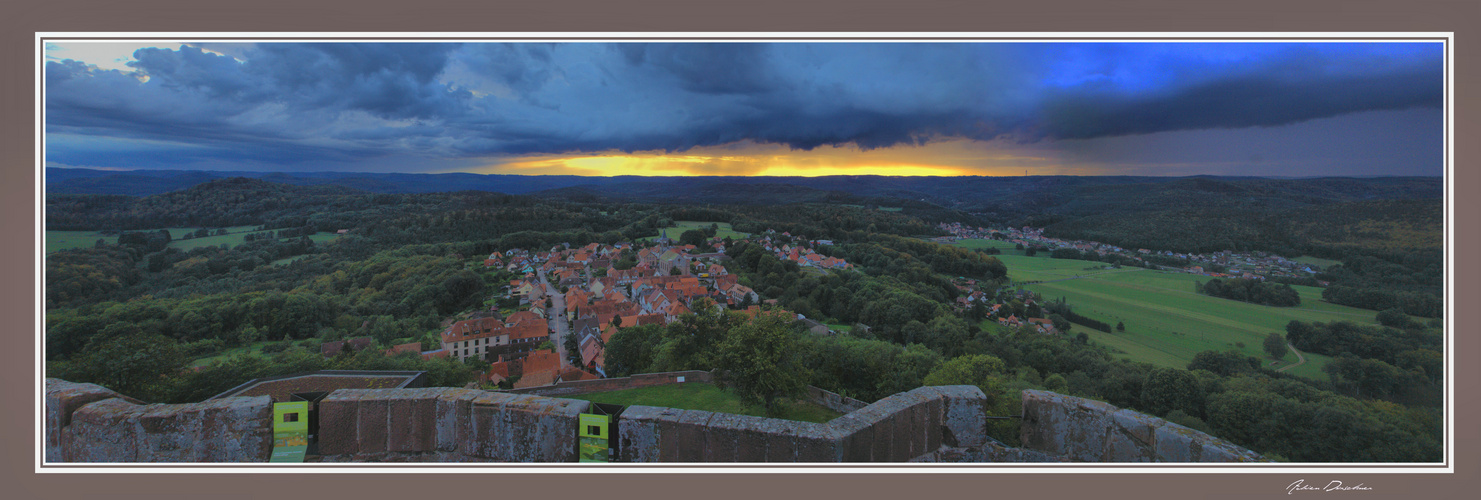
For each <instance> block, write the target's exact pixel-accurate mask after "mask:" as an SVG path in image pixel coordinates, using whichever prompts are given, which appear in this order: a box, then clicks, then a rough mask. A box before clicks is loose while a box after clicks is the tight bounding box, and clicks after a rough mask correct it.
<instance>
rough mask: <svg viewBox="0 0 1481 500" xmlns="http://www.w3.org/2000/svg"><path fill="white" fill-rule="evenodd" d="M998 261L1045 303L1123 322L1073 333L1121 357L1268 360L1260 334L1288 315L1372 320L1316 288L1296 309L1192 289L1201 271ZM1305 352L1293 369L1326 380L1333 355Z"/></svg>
mask: <svg viewBox="0 0 1481 500" xmlns="http://www.w3.org/2000/svg"><path fill="white" fill-rule="evenodd" d="M999 258H1000V259H1002V260H1003V263H1004V264H1006V265H1007V266H1008V276H1009V277H1010V278H1012V279H1013V280H1014V281H1015V282H1022V281H1044V283H1035V284H1030V285H1027V286H1026V288H1028V289H1029V290H1033V291H1035V292H1038V293H1039V294H1040V295H1042V296H1043V297H1044V298H1045V299H1046V300H1053V299H1058V298H1060V297H1064V298H1065V300H1066V301H1068V302H1069V303H1070V304H1071V305H1072V306H1074V308H1075V312H1077V313H1079V314H1081V315H1084V316H1088V317H1091V318H1094V319H1098V320H1100V321H1104V322H1106V323H1108V324H1111V325H1115V324H1116V323H1118V322H1121V323H1124V324H1125V325H1126V331H1125V332H1116V333H1104V332H1099V331H1095V330H1092V329H1090V328H1088V327H1085V326H1077V327H1076V328H1075V329H1074V330H1072V331H1076V332H1085V333H1087V334H1088V335H1089V336H1090V339H1091V341H1093V342H1096V343H1099V344H1101V345H1105V346H1107V347H1110V348H1112V349H1113V350H1115V351H1120V353H1121V354H1119V355H1120V356H1123V357H1126V358H1130V359H1133V360H1136V361H1144V362H1148V363H1152V364H1155V365H1160V366H1169V367H1186V366H1187V364H1188V363H1189V362H1190V361H1192V359H1193V356H1194V355H1195V354H1197V353H1199V352H1201V351H1207V350H1218V351H1225V350H1229V349H1234V350H1237V351H1239V352H1242V353H1244V354H1247V355H1250V356H1255V357H1258V358H1260V359H1262V360H1266V362H1269V361H1270V360H1269V358H1268V356H1266V355H1265V353H1264V350H1263V341H1264V339H1265V336H1266V335H1267V334H1269V333H1270V332H1279V333H1282V334H1284V332H1285V326H1286V323H1289V322H1290V321H1292V320H1300V321H1305V322H1330V321H1338V320H1348V321H1353V322H1356V323H1363V324H1373V323H1375V321H1374V314H1375V313H1374V312H1372V311H1367V310H1363V309H1355V308H1351V307H1346V306H1339V305H1336V304H1330V303H1326V302H1322V301H1321V289H1320V288H1316V287H1305V286H1296V287H1292V288H1294V289H1295V290H1296V291H1297V293H1299V294H1300V295H1301V305H1300V306H1297V307H1270V306H1262V305H1256V304H1249V303H1244V302H1237V301H1232V300H1226V299H1220V298H1214V297H1208V296H1203V295H1198V294H1197V293H1194V291H1193V284H1194V282H1195V281H1207V280H1209V279H1210V278H1208V277H1206V276H1194V275H1189V274H1181V273H1168V272H1160V271H1152V270H1147V269H1140V268H1122V269H1114V270H1112V269H1090V270H1087V269H1086V268H1093V267H1098V264H1096V263H1094V262H1087V261H1078V260H1059V259H1050V258H1046V257H1023V256H1015V255H1002V256H999ZM1076 276H1079V278H1076ZM1055 280H1064V281H1055ZM1241 344H1242V346H1241ZM1303 354H1305V353H1303ZM1305 356H1306V358H1307V362H1306V363H1305V364H1303V365H1301V366H1299V367H1296V368H1293V369H1292V370H1291V373H1293V374H1296V375H1300V376H1305V377H1310V378H1324V377H1325V376H1326V375H1325V374H1324V373H1322V371H1321V367H1322V366H1324V365H1326V364H1327V363H1328V362H1330V361H1331V358H1329V357H1326V356H1320V355H1314V354H1305ZM1295 362H1296V356H1295V355H1293V354H1288V355H1287V356H1286V358H1285V360H1283V361H1281V362H1278V363H1276V364H1273V365H1269V366H1270V367H1271V368H1279V367H1282V366H1286V365H1290V364H1294V363H1295Z"/></svg>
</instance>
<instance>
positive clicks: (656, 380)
mask: <svg viewBox="0 0 1481 500" xmlns="http://www.w3.org/2000/svg"><path fill="white" fill-rule="evenodd" d="M679 377H684V382H683V383H688V382H712V381H714V376H713V375H711V374H710V372H704V371H698V370H690V371H681V372H663V373H642V374H638V375H633V376H631V377H618V378H603V379H596V380H575V381H569V382H556V384H555V385H547V386H541V387H527V388H524V389H514V390H510V391H505V392H510V393H514V394H535V395H540V396H572V395H576V394H587V393H591V392H607V391H617V390H622V389H636V388H638V387H650V386H655V385H668V384H678V383H681V382H679Z"/></svg>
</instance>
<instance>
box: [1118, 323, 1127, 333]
mask: <svg viewBox="0 0 1481 500" xmlns="http://www.w3.org/2000/svg"><path fill="white" fill-rule="evenodd" d="M1116 331H1118V332H1124V331H1126V323H1122V322H1120V321H1117V322H1116Z"/></svg>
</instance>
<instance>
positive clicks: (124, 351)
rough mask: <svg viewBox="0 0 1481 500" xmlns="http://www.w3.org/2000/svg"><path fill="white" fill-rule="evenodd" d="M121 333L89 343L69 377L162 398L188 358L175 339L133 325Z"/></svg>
mask: <svg viewBox="0 0 1481 500" xmlns="http://www.w3.org/2000/svg"><path fill="white" fill-rule="evenodd" d="M128 330H130V331H128V332H126V333H122V334H121V335H117V336H111V337H108V338H103V337H104V336H106V335H107V334H106V333H105V334H102V335H100V336H99V337H97V338H94V341H93V342H89V343H88V346H87V347H86V348H84V349H83V351H82V352H83V354H82V355H80V356H76V357H74V358H73V360H72V362H71V363H70V367H71V368H72V370H69V372H70V373H66V374H65V376H66V377H67V378H69V379H70V380H72V381H74V382H95V383H97V384H100V385H102V386H104V387H107V388H109V389H113V390H114V391H118V393H119V394H123V395H125V396H133V397H136V398H140V399H144V400H154V401H158V400H159V399H161V398H162V397H163V395H164V394H163V391H162V390H161V389H162V386H163V385H164V384H165V382H166V381H167V379H168V378H170V377H174V376H175V375H176V374H177V373H178V372H179V371H180V369H181V368H184V367H185V362H186V360H185V357H184V356H183V355H182V354H181V352H180V348H179V345H178V344H176V343H175V341H174V340H172V339H170V338H168V337H165V336H163V335H160V334H157V333H145V332H143V331H140V330H139V329H138V328H134V327H130V328H128Z"/></svg>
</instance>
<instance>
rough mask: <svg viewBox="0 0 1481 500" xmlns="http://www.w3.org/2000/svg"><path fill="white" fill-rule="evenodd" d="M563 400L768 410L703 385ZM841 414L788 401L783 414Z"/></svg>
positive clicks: (824, 417) (815, 417) (814, 417)
mask: <svg viewBox="0 0 1481 500" xmlns="http://www.w3.org/2000/svg"><path fill="white" fill-rule="evenodd" d="M561 397H563V398H570V399H581V400H586V401H591V402H594V403H608V404H617V405H629V406H630V405H643V406H659V407H665V408H678V409H681V410H704V411H713V412H719V413H733V414H738V415H751V416H756V417H764V416H766V412H765V410H763V409H762V408H761V407H760V406H754V405H747V404H745V403H742V402H741V400H740V398H738V397H736V396H735V395H734V394H731V393H729V392H726V391H724V390H722V389H720V388H719V387H715V386H714V385H713V384H706V383H700V382H687V383H683V384H669V385H657V386H652V387H640V388H637V389H623V390H620V391H610V392H594V393H590V394H580V395H575V396H561ZM841 415H843V414H842V413H839V412H836V411H833V410H830V409H827V408H824V407H821V406H818V405H815V404H812V403H809V402H806V401H787V402H785V403H783V414H782V417H781V418H785V419H787V420H801V421H804V422H817V423H820V424H821V423H827V422H828V421H829V420H833V419H835V418H838V417H839V416H841Z"/></svg>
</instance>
